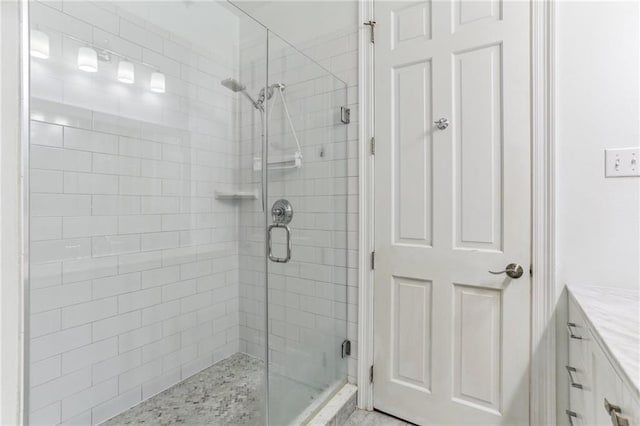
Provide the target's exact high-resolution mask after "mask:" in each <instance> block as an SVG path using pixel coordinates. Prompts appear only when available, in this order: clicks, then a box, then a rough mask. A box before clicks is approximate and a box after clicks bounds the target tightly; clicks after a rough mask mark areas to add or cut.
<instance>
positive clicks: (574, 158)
mask: <svg viewBox="0 0 640 426" xmlns="http://www.w3.org/2000/svg"><path fill="white" fill-rule="evenodd" d="M639 7H640V6H639V4H638V2H631V1H628V2H612V1H597V2H591V1H589V2H582V1H581V2H576V1H560V2H559V3H558V8H557V21H556V36H557V58H556V61H557V74H556V78H557V80H556V87H557V111H556V112H557V115H556V122H555V124H556V129H557V139H556V141H557V155H558V157H557V161H558V163H557V166H558V167H557V182H558V192H557V197H558V198H557V199H558V210H557V213H558V216H557V233H558V285H559V286H563V285H564V284H569V285H603V286H615V287H638V286H640V178H605V177H604V150H605V149H606V148H622V147H634V146H636V147H637V146H640V133H639V132H640V130H639V124H640V123H639V121H640V110H639V103H640V96H639V80H640V74H639V73H640V68H639V64H638V61H639V57H640V38H639V37H640V21H639V18H640V15H639Z"/></svg>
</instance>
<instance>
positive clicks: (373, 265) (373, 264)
mask: <svg viewBox="0 0 640 426" xmlns="http://www.w3.org/2000/svg"><path fill="white" fill-rule="evenodd" d="M371 269H376V252H375V251H372V252H371Z"/></svg>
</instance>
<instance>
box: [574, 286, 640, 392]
mask: <svg viewBox="0 0 640 426" xmlns="http://www.w3.org/2000/svg"><path fill="white" fill-rule="evenodd" d="M568 289H569V294H570V295H571V297H573V298H574V300H575V301H576V302H577V303H578V305H579V306H580V308H582V311H583V312H584V314H585V317H586V318H587V320H588V321H589V322H590V323H591V328H592V330H593V331H595V332H596V333H597V334H598V335H597V336H595V337H596V339H598V338H599V340H600V342H601V343H602V345H603V346H604V347H605V348H606V349H607V350H608V352H609V354H610V356H611V358H613V361H614V362H615V363H617V364H618V365H617V366H616V367H617V369H618V370H619V371H620V372H622V373H623V374H624V375H625V376H626V379H627V381H628V382H629V383H628V384H629V385H631V386H633V387H634V388H635V389H634V390H635V392H636V394H640V292H639V291H638V289H625V288H612V287H596V286H568Z"/></svg>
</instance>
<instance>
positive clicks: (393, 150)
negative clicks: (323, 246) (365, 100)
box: [374, 0, 531, 425]
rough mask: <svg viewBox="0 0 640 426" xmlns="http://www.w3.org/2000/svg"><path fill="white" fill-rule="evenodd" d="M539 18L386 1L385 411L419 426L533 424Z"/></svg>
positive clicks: (379, 395)
mask: <svg viewBox="0 0 640 426" xmlns="http://www.w3.org/2000/svg"><path fill="white" fill-rule="evenodd" d="M529 8H530V4H529V3H528V2H525V1H498V0H496V1H413V2H401V1H376V2H375V15H376V21H377V25H376V28H375V100H376V104H375V105H376V106H375V111H376V112H375V136H376V153H375V188H376V189H375V205H376V210H375V242H376V243H375V250H376V256H375V257H376V259H375V260H376V262H375V359H374V406H375V408H377V409H379V410H382V411H385V412H388V413H391V414H394V415H396V416H398V417H401V418H403V419H406V420H410V421H412V422H416V423H418V424H422V425H434V424H448V425H468V424H502V425H518V424H527V423H528V415H529V413H528V409H529V390H528V387H529V312H530V276H529V265H530V235H531V226H530V221H531V218H530V176H529V174H530V152H529V150H530V106H529V102H530V91H529V83H530V78H529V72H530V71H529V70H530V63H529V31H530V24H529ZM441 119H442V120H441ZM439 120H440V121H439ZM436 121H439V124H435V123H434V122H436ZM510 263H517V264H520V265H522V267H523V270H524V273H523V275H522V276H521V277H520V278H517V279H515V278H510V277H508V276H507V274H504V273H503V274H500V275H493V274H491V273H489V271H490V270H491V271H501V270H504V269H505V267H506V266H507V265H508V264H510Z"/></svg>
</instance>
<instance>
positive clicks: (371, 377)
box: [369, 365, 373, 383]
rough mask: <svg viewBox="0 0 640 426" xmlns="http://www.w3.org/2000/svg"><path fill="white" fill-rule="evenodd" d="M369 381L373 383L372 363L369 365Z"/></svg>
mask: <svg viewBox="0 0 640 426" xmlns="http://www.w3.org/2000/svg"><path fill="white" fill-rule="evenodd" d="M369 383H373V365H372V366H371V367H369Z"/></svg>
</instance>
